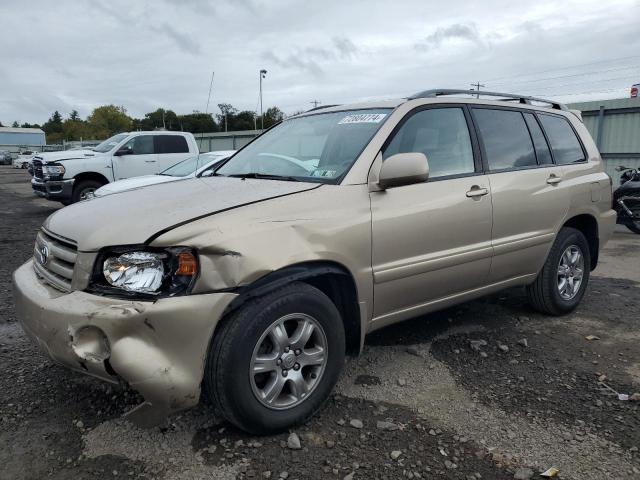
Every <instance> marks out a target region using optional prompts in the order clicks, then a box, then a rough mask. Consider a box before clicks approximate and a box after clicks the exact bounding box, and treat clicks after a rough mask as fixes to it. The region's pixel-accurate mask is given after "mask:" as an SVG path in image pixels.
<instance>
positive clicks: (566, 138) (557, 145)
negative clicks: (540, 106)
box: [539, 114, 585, 165]
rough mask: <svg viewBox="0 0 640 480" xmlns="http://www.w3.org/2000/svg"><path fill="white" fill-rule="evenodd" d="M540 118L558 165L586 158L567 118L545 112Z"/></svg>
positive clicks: (581, 160)
mask: <svg viewBox="0 0 640 480" xmlns="http://www.w3.org/2000/svg"><path fill="white" fill-rule="evenodd" d="M539 118H540V122H541V123H542V128H544V131H545V133H546V134H547V138H548V139H549V143H550V144H551V150H553V156H554V157H555V159H556V163H557V164H558V165H567V164H569V163H576V162H583V161H584V160H585V157H584V152H583V151H582V147H581V146H580V142H579V141H578V137H576V134H575V133H574V131H573V129H572V128H571V125H569V122H568V121H567V120H566V119H564V118H562V117H557V116H555V115H545V114H540V116H539Z"/></svg>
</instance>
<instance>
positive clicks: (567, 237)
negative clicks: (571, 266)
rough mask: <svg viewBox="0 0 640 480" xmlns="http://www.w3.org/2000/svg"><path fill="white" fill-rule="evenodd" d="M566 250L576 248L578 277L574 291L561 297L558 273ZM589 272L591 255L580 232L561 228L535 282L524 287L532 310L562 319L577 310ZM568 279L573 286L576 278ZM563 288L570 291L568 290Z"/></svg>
mask: <svg viewBox="0 0 640 480" xmlns="http://www.w3.org/2000/svg"><path fill="white" fill-rule="evenodd" d="M569 248H576V249H577V250H579V253H580V255H581V256H582V268H581V270H582V277H581V281H580V284H579V285H578V286H577V288H576V289H575V291H573V292H571V291H565V292H564V294H563V293H561V292H560V288H561V281H562V276H561V274H560V271H559V270H560V267H561V261H564V260H563V258H562V257H563V255H564V254H565V252H567V251H568V249H569ZM572 252H573V250H572ZM565 264H566V262H565ZM590 271H591V252H590V251H589V244H588V242H587V239H586V238H585V236H584V235H583V234H582V232H581V231H579V230H576V229H575V228H569V227H564V228H562V229H561V230H560V232H558V235H557V236H556V239H555V241H554V242H553V246H552V247H551V251H550V252H549V255H548V256H547V260H546V261H545V263H544V266H543V267H542V270H541V271H540V273H538V276H537V277H536V280H535V281H534V282H533V283H532V284H531V285H528V286H527V296H528V298H529V303H530V304H531V306H533V308H535V309H536V310H538V311H539V312H542V313H545V314H547V315H563V314H566V313H569V312H571V311H572V310H574V309H575V308H576V307H577V306H578V304H579V303H580V300H582V297H583V296H584V292H585V290H586V288H587V285H588V283H589V273H590ZM576 273H577V271H576ZM569 275H570V274H569ZM570 276H571V275H570ZM572 278H573V285H575V281H576V280H575V279H576V278H577V275H573V276H572ZM565 280H566V281H567V282H569V280H568V278H567V277H565ZM564 285H566V284H564ZM567 288H568V289H570V287H567Z"/></svg>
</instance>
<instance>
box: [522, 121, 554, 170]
mask: <svg viewBox="0 0 640 480" xmlns="http://www.w3.org/2000/svg"><path fill="white" fill-rule="evenodd" d="M523 115H524V119H525V121H526V122H527V127H529V133H530V134H531V138H532V139H533V146H534V147H535V148H536V157H538V164H540V165H549V164H551V163H553V159H552V158H551V152H550V151H549V145H547V141H546V140H545V139H544V134H543V133H542V129H541V128H540V125H538V121H537V120H536V117H534V116H533V114H532V113H523Z"/></svg>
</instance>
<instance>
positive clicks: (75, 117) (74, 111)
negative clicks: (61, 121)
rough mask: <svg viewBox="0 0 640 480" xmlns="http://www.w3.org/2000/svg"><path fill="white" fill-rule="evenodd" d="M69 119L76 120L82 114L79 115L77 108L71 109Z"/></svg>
mask: <svg viewBox="0 0 640 480" xmlns="http://www.w3.org/2000/svg"><path fill="white" fill-rule="evenodd" d="M69 120H73V121H74V122H75V121H76V120H80V115H78V111H77V110H71V113H70V114H69Z"/></svg>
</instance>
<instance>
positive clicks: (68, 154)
mask: <svg viewBox="0 0 640 480" xmlns="http://www.w3.org/2000/svg"><path fill="white" fill-rule="evenodd" d="M96 155H103V154H102V153H98V152H94V151H93V150H64V151H62V152H46V153H39V154H38V155H36V157H38V158H41V159H42V162H43V163H50V162H59V161H61V160H78V159H83V158H87V157H95V156H96Z"/></svg>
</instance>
